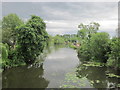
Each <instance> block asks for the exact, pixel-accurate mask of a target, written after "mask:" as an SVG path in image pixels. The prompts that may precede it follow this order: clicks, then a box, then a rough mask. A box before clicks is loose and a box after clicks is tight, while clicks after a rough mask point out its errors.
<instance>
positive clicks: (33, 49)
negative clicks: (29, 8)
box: [0, 14, 49, 69]
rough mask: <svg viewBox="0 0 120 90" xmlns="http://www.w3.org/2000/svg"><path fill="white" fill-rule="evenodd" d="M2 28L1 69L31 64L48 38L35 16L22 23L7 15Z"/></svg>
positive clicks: (42, 24)
mask: <svg viewBox="0 0 120 90" xmlns="http://www.w3.org/2000/svg"><path fill="white" fill-rule="evenodd" d="M2 28H3V29H2V31H3V36H2V43H1V45H0V46H1V48H0V52H1V56H2V63H1V64H2V65H1V66H2V68H3V69H5V68H10V67H15V66H20V65H25V64H31V63H33V62H34V61H35V60H36V58H37V57H38V55H40V54H41V53H42V52H43V49H44V47H45V45H46V42H47V40H48V38H49V37H48V34H47V32H46V24H45V23H44V21H43V20H42V19H41V18H40V17H39V16H35V15H32V16H31V18H30V19H29V20H28V21H27V22H25V23H23V21H22V20H21V19H19V17H18V16H17V15H16V14H9V15H8V16H5V17H3V20H2Z"/></svg>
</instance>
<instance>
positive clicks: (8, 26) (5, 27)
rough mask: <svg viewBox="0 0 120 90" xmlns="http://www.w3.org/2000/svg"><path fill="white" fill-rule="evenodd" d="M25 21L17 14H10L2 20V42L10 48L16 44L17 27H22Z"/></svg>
mask: <svg viewBox="0 0 120 90" xmlns="http://www.w3.org/2000/svg"><path fill="white" fill-rule="evenodd" d="M22 23H23V21H22V20H21V19H20V18H19V17H18V16H17V15H16V14H9V15H7V16H4V17H3V20H2V33H3V34H2V42H3V43H7V44H8V45H10V46H13V45H15V42H16V32H15V30H16V27H17V26H20V25H21V24H22Z"/></svg>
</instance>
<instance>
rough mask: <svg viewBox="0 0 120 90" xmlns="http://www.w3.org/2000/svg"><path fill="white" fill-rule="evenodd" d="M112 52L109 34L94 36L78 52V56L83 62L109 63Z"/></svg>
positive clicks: (83, 43)
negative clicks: (109, 54) (109, 55)
mask: <svg viewBox="0 0 120 90" xmlns="http://www.w3.org/2000/svg"><path fill="white" fill-rule="evenodd" d="M109 52H110V47H109V35H108V34H107V33H104V32H102V33H96V34H92V36H91V38H90V39H85V40H83V42H82V45H81V46H80V48H79V50H78V56H79V57H80V59H82V60H83V61H84V60H86V61H95V62H104V63H106V62H107V59H108V56H107V54H108V53H109Z"/></svg>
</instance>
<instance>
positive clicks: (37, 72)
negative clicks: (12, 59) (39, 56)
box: [2, 66, 49, 88]
mask: <svg viewBox="0 0 120 90" xmlns="http://www.w3.org/2000/svg"><path fill="white" fill-rule="evenodd" d="M43 74H44V69H43V66H41V67H39V68H36V67H34V66H33V67H30V68H28V67H27V66H23V67H17V68H13V69H10V70H6V71H5V72H3V80H2V85H3V88H46V87H47V86H48V84H49V81H47V80H46V79H45V78H44V77H43Z"/></svg>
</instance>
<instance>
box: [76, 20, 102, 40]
mask: <svg viewBox="0 0 120 90" xmlns="http://www.w3.org/2000/svg"><path fill="white" fill-rule="evenodd" d="M99 27H100V25H99V23H96V22H91V23H90V24H88V25H84V24H82V23H81V24H80V25H78V28H79V29H80V30H79V31H78V33H77V35H78V37H81V38H83V39H84V38H85V37H87V38H88V39H89V38H90V37H91V34H93V33H97V31H98V30H99Z"/></svg>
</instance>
